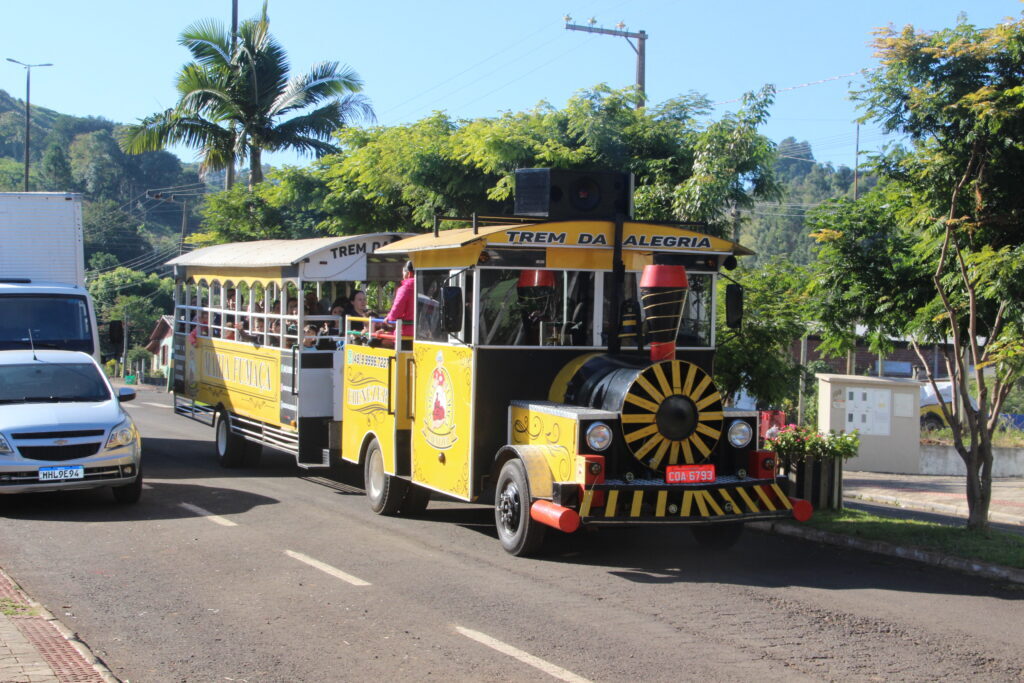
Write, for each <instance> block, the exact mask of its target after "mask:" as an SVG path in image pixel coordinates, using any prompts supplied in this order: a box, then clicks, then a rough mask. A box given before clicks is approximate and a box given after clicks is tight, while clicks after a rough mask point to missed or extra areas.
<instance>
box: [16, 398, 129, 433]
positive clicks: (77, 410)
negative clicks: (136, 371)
mask: <svg viewBox="0 0 1024 683" xmlns="http://www.w3.org/2000/svg"><path fill="white" fill-rule="evenodd" d="M124 415H125V413H124V411H123V410H122V409H121V405H120V403H118V401H117V400H116V399H112V400H110V401H101V402H99V403H92V402H89V403H12V404H7V405H0V431H4V432H8V433H10V432H12V431H22V430H26V429H31V430H37V431H42V430H54V428H59V429H60V430H62V431H66V430H73V429H110V428H111V427H113V426H114V425H116V424H117V423H119V422H120V421H121V420H123V419H124Z"/></svg>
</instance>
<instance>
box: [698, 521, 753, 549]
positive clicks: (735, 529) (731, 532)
mask: <svg viewBox="0 0 1024 683" xmlns="http://www.w3.org/2000/svg"><path fill="white" fill-rule="evenodd" d="M690 531H691V532H692V533H693V537H694V538H695V539H696V540H697V543H698V545H700V546H702V547H704V548H709V549H711V550H728V549H729V548H731V547H733V546H734V545H736V542H737V541H738V540H740V536H742V535H743V522H726V523H724V524H699V525H697V526H692V527H690Z"/></svg>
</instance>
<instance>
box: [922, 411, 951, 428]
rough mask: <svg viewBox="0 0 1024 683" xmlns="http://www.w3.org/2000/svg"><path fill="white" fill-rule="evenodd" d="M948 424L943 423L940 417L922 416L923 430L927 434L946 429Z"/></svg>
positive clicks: (929, 414) (928, 414)
mask: <svg viewBox="0 0 1024 683" xmlns="http://www.w3.org/2000/svg"><path fill="white" fill-rule="evenodd" d="M945 427H946V423H945V422H943V421H942V418H940V417H939V416H938V415H934V414H932V413H927V414H925V415H922V416H921V429H923V430H924V431H926V432H931V431H935V430H936V429H945Z"/></svg>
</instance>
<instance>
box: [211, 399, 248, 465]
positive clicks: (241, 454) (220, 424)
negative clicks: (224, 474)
mask: <svg viewBox="0 0 1024 683" xmlns="http://www.w3.org/2000/svg"><path fill="white" fill-rule="evenodd" d="M214 443H215V445H216V447H217V461H218V462H219V463H220V466H221V467H239V466H240V465H241V464H242V462H243V461H244V460H245V438H244V437H241V436H238V435H237V434H232V433H231V418H229V417H228V414H227V411H224V410H222V411H220V412H218V413H217V425H216V427H215V438H214Z"/></svg>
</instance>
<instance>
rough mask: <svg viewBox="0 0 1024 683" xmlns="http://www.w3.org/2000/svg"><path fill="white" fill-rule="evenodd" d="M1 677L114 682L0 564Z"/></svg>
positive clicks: (10, 682) (38, 682)
mask: <svg viewBox="0 0 1024 683" xmlns="http://www.w3.org/2000/svg"><path fill="white" fill-rule="evenodd" d="M0 681H3V682H4V683H62V682H68V681H74V682H76V683H78V682H82V683H112V682H113V683H116V681H117V678H115V677H114V675H113V674H111V673H110V670H109V669H107V667H106V666H105V665H104V664H103V662H101V661H99V660H98V659H97V658H96V657H95V656H94V655H93V654H92V653H91V652H90V651H89V648H88V647H86V645H85V644H84V643H82V642H81V641H80V640H78V637H77V636H76V635H75V634H74V633H71V632H70V631H68V630H67V627H65V626H64V625H63V624H61V623H60V622H59V621H57V619H56V618H55V617H54V616H53V615H52V614H50V613H49V612H47V611H46V608H44V607H43V606H42V605H40V604H38V603H36V602H34V601H33V600H32V599H31V598H29V597H28V596H27V595H25V593H24V592H22V591H21V589H20V588H18V586H17V585H15V583H14V582H13V581H11V579H10V577H8V576H7V574H5V573H4V572H3V570H2V569H0Z"/></svg>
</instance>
